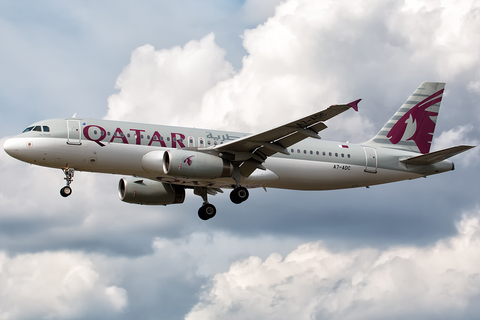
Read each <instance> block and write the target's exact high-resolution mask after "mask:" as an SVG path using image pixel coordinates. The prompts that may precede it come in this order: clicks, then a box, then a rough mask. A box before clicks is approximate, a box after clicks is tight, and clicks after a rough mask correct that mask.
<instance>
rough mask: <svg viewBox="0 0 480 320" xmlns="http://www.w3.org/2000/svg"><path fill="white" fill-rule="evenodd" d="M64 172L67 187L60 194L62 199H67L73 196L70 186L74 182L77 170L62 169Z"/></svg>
mask: <svg viewBox="0 0 480 320" xmlns="http://www.w3.org/2000/svg"><path fill="white" fill-rule="evenodd" d="M62 170H63V173H64V174H65V178H64V179H65V181H66V183H67V185H66V186H65V187H63V188H62V189H60V194H61V195H62V197H64V198H66V197H68V196H69V195H71V194H72V188H70V184H71V183H72V181H73V176H74V175H75V169H73V168H65V169H62Z"/></svg>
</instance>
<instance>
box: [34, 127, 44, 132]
mask: <svg viewBox="0 0 480 320" xmlns="http://www.w3.org/2000/svg"><path fill="white" fill-rule="evenodd" d="M33 131H40V132H41V131H42V128H41V127H40V126H36V127H35V128H33Z"/></svg>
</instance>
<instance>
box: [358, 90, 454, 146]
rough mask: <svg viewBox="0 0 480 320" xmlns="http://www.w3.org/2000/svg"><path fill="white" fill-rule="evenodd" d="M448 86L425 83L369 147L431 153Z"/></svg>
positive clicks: (371, 141) (370, 142)
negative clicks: (445, 89)
mask: <svg viewBox="0 0 480 320" xmlns="http://www.w3.org/2000/svg"><path fill="white" fill-rule="evenodd" d="M444 88H445V83H441V82H424V83H422V84H421V85H420V86H419V87H418V88H417V90H415V92H414V93H412V95H411V96H410V98H408V99H407V101H405V103H404V104H403V105H402V106H401V107H400V109H398V111H397V112H396V113H395V114H394V115H393V117H392V118H391V119H390V120H389V121H388V122H387V123H386V124H385V126H384V127H383V128H382V130H380V132H379V133H378V134H377V135H376V136H375V137H373V139H371V140H370V141H368V142H367V143H366V144H367V145H381V147H390V148H396V149H404V150H409V151H414V152H419V153H428V152H430V146H431V144H432V140H433V133H434V131H435V125H436V124H437V116H438V112H439V110H440V103H441V102H442V97H443V91H444Z"/></svg>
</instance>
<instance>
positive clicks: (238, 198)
mask: <svg viewBox="0 0 480 320" xmlns="http://www.w3.org/2000/svg"><path fill="white" fill-rule="evenodd" d="M247 199H248V190H247V188H244V187H238V188H236V189H233V190H232V192H230V200H232V202H233V203H235V204H239V203H242V202H243V201H245V200H247Z"/></svg>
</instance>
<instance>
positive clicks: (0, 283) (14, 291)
mask: <svg viewBox="0 0 480 320" xmlns="http://www.w3.org/2000/svg"><path fill="white" fill-rule="evenodd" d="M0 297H1V299H0V318H1V319H34V318H36V319H39V318H49V319H72V318H75V319H77V318H79V317H83V316H88V315H90V316H99V315H104V316H105V315H107V316H108V315H111V314H115V313H117V312H121V311H122V310H123V309H124V308H125V307H126V306H127V304H128V297H127V292H126V291H125V289H123V288H120V287H117V286H115V285H112V284H110V283H106V282H105V281H104V280H103V279H102V275H101V274H99V273H98V272H97V271H96V270H95V266H94V265H93V263H92V262H91V260H90V259H89V258H88V257H87V256H85V255H84V254H81V253H73V252H66V251H60V252H41V253H34V254H23V255H17V256H14V257H8V256H7V255H6V254H5V253H4V252H0Z"/></svg>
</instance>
